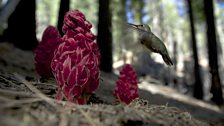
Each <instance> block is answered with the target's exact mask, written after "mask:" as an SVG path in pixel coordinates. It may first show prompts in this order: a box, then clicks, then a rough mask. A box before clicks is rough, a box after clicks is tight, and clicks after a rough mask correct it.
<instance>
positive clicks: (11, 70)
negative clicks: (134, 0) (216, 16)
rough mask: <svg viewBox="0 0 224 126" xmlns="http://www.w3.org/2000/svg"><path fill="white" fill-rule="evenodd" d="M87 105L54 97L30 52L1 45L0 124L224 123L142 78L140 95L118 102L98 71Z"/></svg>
mask: <svg viewBox="0 0 224 126" xmlns="http://www.w3.org/2000/svg"><path fill="white" fill-rule="evenodd" d="M101 78H102V80H103V81H101V84H100V86H99V89H98V90H97V91H96V92H95V94H94V95H92V97H91V98H90V102H89V103H88V104H87V105H75V104H72V103H69V102H66V101H56V100H55V99H54V96H55V90H56V89H57V85H56V83H55V81H54V80H53V79H52V80H41V79H40V77H39V76H38V75H37V74H36V72H35V69H34V61H33V54H32V52H29V51H22V50H19V49H17V48H14V47H13V46H12V45H9V44H6V43H0V126H73V125H75V126H76V125H78V126H92V125H93V126H100V125H102V126H145V125H150V126H209V125H210V126H223V125H224V111H223V110H222V109H221V108H219V107H217V106H215V105H212V104H209V103H206V102H202V101H198V100H196V99H193V98H191V97H188V96H184V95H181V94H179V93H177V92H176V91H175V90H173V89H171V88H168V87H164V86H161V85H156V84H155V83H154V84H152V83H150V82H146V81H142V82H141V84H139V88H140V89H139V93H140V98H139V99H136V100H135V101H133V102H132V103H131V104H129V105H124V104H119V103H118V102H117V101H116V99H115V98H114V97H113V95H112V91H113V89H114V86H115V85H114V84H115V81H116V79H117V76H116V75H114V74H108V73H103V72H101Z"/></svg>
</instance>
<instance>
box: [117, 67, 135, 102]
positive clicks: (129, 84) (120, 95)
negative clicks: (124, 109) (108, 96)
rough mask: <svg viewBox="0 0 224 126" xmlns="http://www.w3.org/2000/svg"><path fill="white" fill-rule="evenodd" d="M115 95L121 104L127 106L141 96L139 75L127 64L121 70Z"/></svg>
mask: <svg viewBox="0 0 224 126" xmlns="http://www.w3.org/2000/svg"><path fill="white" fill-rule="evenodd" d="M114 95H115V96H116V97H117V99H118V100H119V101H120V102H124V103H126V104H129V103H130V102H131V101H133V100H134V99H135V98H137V97H138V96H139V95H138V79H137V74H136V73H135V71H134V69H133V68H132V67H131V65H130V64H126V65H125V66H124V67H123V69H122V70H121V72H120V76H119V78H118V80H117V82H116V87H115V90H114Z"/></svg>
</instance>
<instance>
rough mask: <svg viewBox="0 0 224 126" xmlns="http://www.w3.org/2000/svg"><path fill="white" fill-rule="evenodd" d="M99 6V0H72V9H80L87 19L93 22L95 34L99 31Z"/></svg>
mask: <svg viewBox="0 0 224 126" xmlns="http://www.w3.org/2000/svg"><path fill="white" fill-rule="evenodd" d="M98 6H99V5H98V0H84V1H79V0H70V9H78V10H80V11H81V12H83V13H84V14H85V16H86V18H87V20H88V21H90V22H91V23H92V24H93V28H92V31H93V33H94V34H96V33H97V23H98Z"/></svg>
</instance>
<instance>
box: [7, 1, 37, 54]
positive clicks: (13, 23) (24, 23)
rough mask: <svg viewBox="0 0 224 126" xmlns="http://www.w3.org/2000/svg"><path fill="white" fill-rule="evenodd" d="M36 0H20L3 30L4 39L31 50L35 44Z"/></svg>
mask: <svg viewBox="0 0 224 126" xmlns="http://www.w3.org/2000/svg"><path fill="white" fill-rule="evenodd" d="M35 11H36V0H21V1H20V2H19V3H18V5H17V7H16V9H15V11H14V12H13V13H12V14H11V16H10V17H9V19H8V28H7V29H6V30H5V31H4V33H3V36H4V39H5V41H8V42H11V43H13V44H14V45H15V46H16V47H18V48H21V49H24V50H32V49H34V48H35V47H36V46H37V45H38V42H37V38H36V15H35Z"/></svg>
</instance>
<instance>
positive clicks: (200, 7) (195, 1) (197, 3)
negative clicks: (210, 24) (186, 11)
mask: <svg viewBox="0 0 224 126" xmlns="http://www.w3.org/2000/svg"><path fill="white" fill-rule="evenodd" d="M191 1H192V9H193V13H194V20H195V22H196V23H202V22H204V21H205V14H204V3H203V0H191Z"/></svg>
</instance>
